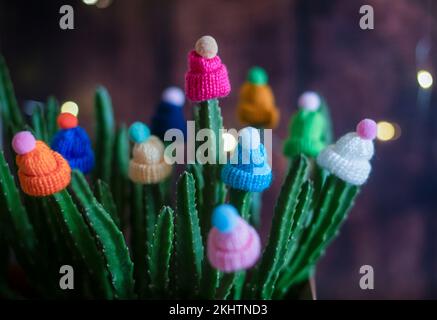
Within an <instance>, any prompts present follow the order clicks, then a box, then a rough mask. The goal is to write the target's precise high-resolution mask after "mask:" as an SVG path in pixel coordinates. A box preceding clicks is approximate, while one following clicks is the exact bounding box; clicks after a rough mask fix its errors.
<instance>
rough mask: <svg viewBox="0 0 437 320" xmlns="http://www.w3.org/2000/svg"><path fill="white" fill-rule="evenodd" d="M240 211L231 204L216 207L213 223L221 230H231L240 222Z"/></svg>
mask: <svg viewBox="0 0 437 320" xmlns="http://www.w3.org/2000/svg"><path fill="white" fill-rule="evenodd" d="M238 218H239V215H238V211H237V209H235V207H234V206H232V205H230V204H222V205H220V206H218V207H216V208H215V209H214V211H213V213H212V225H213V226H214V227H216V228H217V229H218V230H219V231H220V232H231V231H232V230H233V229H234V227H235V226H236V225H237V222H238Z"/></svg>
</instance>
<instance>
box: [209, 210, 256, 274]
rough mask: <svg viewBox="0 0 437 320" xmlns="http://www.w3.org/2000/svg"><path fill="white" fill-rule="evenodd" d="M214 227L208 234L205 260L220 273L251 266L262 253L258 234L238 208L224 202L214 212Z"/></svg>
mask: <svg viewBox="0 0 437 320" xmlns="http://www.w3.org/2000/svg"><path fill="white" fill-rule="evenodd" d="M212 219H213V221H212V222H213V225H214V227H213V228H212V229H211V230H210V232H209V234H208V260H209V262H210V263H211V265H212V266H213V267H214V268H216V269H218V270H220V271H223V272H235V271H238V270H244V269H249V268H251V267H252V266H253V265H254V264H255V263H256V262H257V260H258V258H259V255H260V253H261V241H260V238H259V235H258V233H257V232H256V231H255V229H254V228H253V227H252V226H250V225H249V224H248V223H247V222H246V221H245V220H244V219H243V218H241V217H240V216H239V215H238V213H237V210H236V209H235V208H234V207H233V206H231V205H229V204H224V205H221V206H219V207H217V208H216V209H215V210H214V213H213V217H212Z"/></svg>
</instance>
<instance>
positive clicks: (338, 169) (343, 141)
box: [317, 119, 376, 186]
mask: <svg viewBox="0 0 437 320" xmlns="http://www.w3.org/2000/svg"><path fill="white" fill-rule="evenodd" d="M375 136H376V123H375V122H374V121H373V120H369V119H364V120H362V121H361V122H360V123H359V124H358V126H357V131H356V132H350V133H347V134H346V135H344V136H343V137H341V138H340V139H339V140H338V141H337V142H336V143H335V144H333V145H330V146H328V147H326V148H325V149H324V150H322V152H320V154H319V156H318V157H317V163H318V165H319V166H321V167H322V168H325V169H326V170H328V171H329V172H330V173H332V174H333V175H335V176H337V177H339V178H340V179H342V180H344V181H346V182H348V183H350V184H353V185H357V186H359V185H362V184H364V183H365V182H366V181H367V178H368V177H369V174H370V171H371V169H372V167H371V165H370V162H369V160H370V159H372V157H373V153H374V148H373V141H372V140H373V139H374V138H375Z"/></svg>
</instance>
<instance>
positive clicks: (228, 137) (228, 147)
mask: <svg viewBox="0 0 437 320" xmlns="http://www.w3.org/2000/svg"><path fill="white" fill-rule="evenodd" d="M236 146H237V139H235V137H234V136H233V135H232V134H230V133H228V132H225V133H223V149H224V151H225V152H232V151H234V149H235V147H236Z"/></svg>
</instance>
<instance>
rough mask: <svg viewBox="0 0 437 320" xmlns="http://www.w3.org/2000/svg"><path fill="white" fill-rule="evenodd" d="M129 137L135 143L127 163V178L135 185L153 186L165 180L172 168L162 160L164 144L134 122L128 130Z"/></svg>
mask: <svg viewBox="0 0 437 320" xmlns="http://www.w3.org/2000/svg"><path fill="white" fill-rule="evenodd" d="M129 135H130V137H131V139H132V141H133V142H134V143H135V145H134V148H133V152H132V156H133V157H132V159H131V160H130V162H129V178H130V179H131V180H132V181H133V182H136V183H141V184H154V183H159V182H161V181H163V180H164V179H165V178H167V177H168V176H169V175H170V173H171V171H172V166H171V165H170V164H168V163H167V162H166V161H165V159H164V149H165V147H164V144H163V143H162V141H161V140H160V139H159V138H158V137H156V136H151V135H150V130H149V128H148V127H147V126H146V125H145V124H143V123H141V122H135V123H134V124H133V125H131V127H130V128H129Z"/></svg>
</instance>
